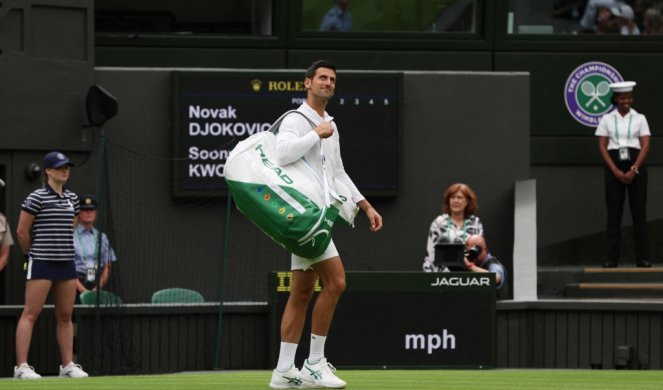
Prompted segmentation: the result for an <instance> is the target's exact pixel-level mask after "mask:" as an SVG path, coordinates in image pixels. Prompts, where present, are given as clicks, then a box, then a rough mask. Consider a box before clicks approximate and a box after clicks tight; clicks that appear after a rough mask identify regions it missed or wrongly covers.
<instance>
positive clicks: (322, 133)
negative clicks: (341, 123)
mask: <svg viewBox="0 0 663 390" xmlns="http://www.w3.org/2000/svg"><path fill="white" fill-rule="evenodd" d="M314 130H315V132H316V133H318V136H319V137H320V138H329V137H331V136H332V134H334V126H332V124H331V122H328V121H322V122H320V124H319V125H318V126H317V127H316V128H315V129H314Z"/></svg>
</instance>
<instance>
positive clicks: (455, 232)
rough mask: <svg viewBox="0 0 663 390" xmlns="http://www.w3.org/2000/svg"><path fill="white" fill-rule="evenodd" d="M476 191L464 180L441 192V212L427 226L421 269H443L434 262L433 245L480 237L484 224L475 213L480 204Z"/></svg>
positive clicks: (429, 270)
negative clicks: (424, 252)
mask: <svg viewBox="0 0 663 390" xmlns="http://www.w3.org/2000/svg"><path fill="white" fill-rule="evenodd" d="M477 199H478V197H477V194H476V193H475V192H474V191H473V190H472V189H471V188H470V186H468V185H467V184H463V183H455V184H452V185H451V186H449V188H447V190H446V191H445V192H444V202H443V203H442V214H441V215H438V216H437V218H435V219H434V220H433V223H431V225H430V231H429V232H428V242H427V243H426V257H425V258H424V264H423V269H424V271H426V272H439V271H445V270H444V269H440V268H439V267H437V266H436V265H435V264H434V261H435V245H437V244H443V243H449V244H450V243H461V244H464V243H465V241H467V239H468V238H469V237H470V236H472V235H475V234H478V235H480V236H483V225H482V224H481V221H480V220H479V217H477V216H476V215H474V214H475V213H476V211H477V208H478V207H479V206H478V205H477Z"/></svg>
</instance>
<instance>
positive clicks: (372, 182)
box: [172, 70, 403, 196]
mask: <svg viewBox="0 0 663 390" xmlns="http://www.w3.org/2000/svg"><path fill="white" fill-rule="evenodd" d="M303 73H304V72H303V71H299V72H293V71H269V72H264V71H259V70H251V71H177V72H173V86H174V88H173V91H174V93H173V116H174V117H173V138H172V142H173V147H172V150H173V194H174V195H175V196H223V195H225V194H226V191H227V187H226V183H225V180H224V179H223V168H224V166H225V161H226V159H227V157H228V154H229V153H230V151H231V150H232V148H233V147H234V146H235V145H236V144H237V143H238V142H239V141H241V140H243V139H245V138H247V137H249V136H250V135H252V134H255V133H257V132H260V131H266V130H267V129H269V127H270V125H271V123H272V122H274V121H275V120H276V119H277V118H278V117H279V116H280V115H281V114H283V113H284V112H286V111H288V110H291V109H295V108H297V107H299V106H300V105H301V104H302V103H303V102H304V101H305V100H306V90H305V88H304V74H303ZM402 84H403V82H402V73H399V72H370V73H368V72H366V73H364V72H339V73H337V81H336V91H335V95H334V97H333V98H332V100H331V101H330V102H329V104H328V105H327V112H328V113H329V114H330V115H331V116H332V117H334V122H335V123H336V125H337V127H338V129H339V135H340V137H341V154H342V157H343V163H344V166H345V169H346V171H347V172H348V174H349V175H350V177H351V178H352V180H353V181H354V182H355V184H356V185H357V187H358V188H359V190H360V191H362V193H364V194H365V195H373V196H376V195H377V196H381V195H384V196H393V195H396V194H397V193H398V189H399V181H400V180H399V176H400V158H401V157H400V154H401V153H400V132H401V128H402V97H401V96H402Z"/></svg>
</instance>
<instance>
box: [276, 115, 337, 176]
mask: <svg viewBox="0 0 663 390" xmlns="http://www.w3.org/2000/svg"><path fill="white" fill-rule="evenodd" d="M302 121H303V122H302ZM330 128H331V124H330V123H329V122H326V121H322V122H321V123H320V125H318V126H317V127H316V128H315V129H313V128H312V126H311V124H310V123H309V122H308V121H307V120H306V118H304V117H301V116H300V115H298V114H290V115H288V116H286V117H285V118H284V119H283V122H281V126H280V127H279V132H278V134H276V157H277V159H278V163H279V164H280V165H287V164H290V163H293V162H295V161H297V160H299V159H300V158H302V157H304V156H305V155H306V153H308V152H309V150H311V148H313V147H314V146H315V145H317V144H319V143H320V139H322V138H328V137H329V136H330V135H331V133H329V134H328V132H329V131H332V132H333V128H331V130H330ZM302 129H305V130H302ZM312 130H313V131H312ZM320 134H322V135H320Z"/></svg>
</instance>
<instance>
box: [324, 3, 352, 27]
mask: <svg viewBox="0 0 663 390" xmlns="http://www.w3.org/2000/svg"><path fill="white" fill-rule="evenodd" d="M334 3H336V4H334V6H333V7H332V8H330V9H329V11H327V13H326V14H325V16H323V18H322V22H321V23H320V31H350V30H351V29H352V14H351V13H350V11H348V7H349V6H350V0H335V1H334Z"/></svg>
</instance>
